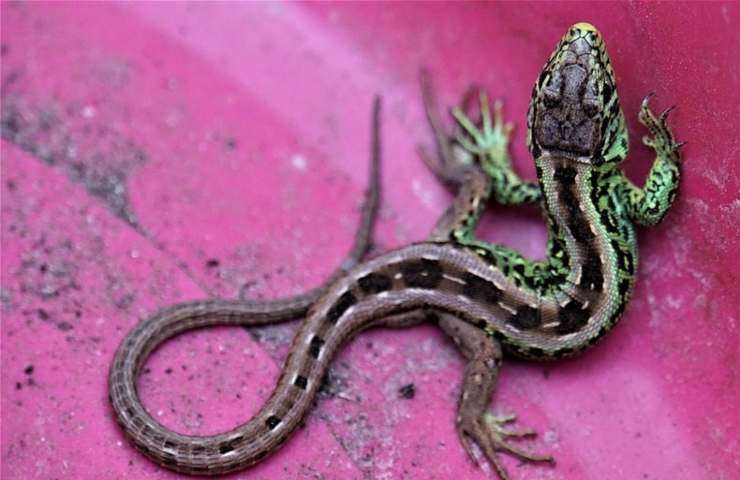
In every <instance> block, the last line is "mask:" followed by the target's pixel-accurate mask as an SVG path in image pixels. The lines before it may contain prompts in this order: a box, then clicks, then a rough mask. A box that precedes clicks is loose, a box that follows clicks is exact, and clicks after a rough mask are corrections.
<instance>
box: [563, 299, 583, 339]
mask: <svg viewBox="0 0 740 480" xmlns="http://www.w3.org/2000/svg"><path fill="white" fill-rule="evenodd" d="M582 307H583V305H582V304H581V303H579V302H576V301H575V300H571V301H570V302H569V303H568V304H567V305H566V306H564V307H562V308H561V309H560V311H559V312H558V320H560V325H558V327H557V332H558V333H559V334H561V335H565V334H568V333H574V332H577V331H578V330H580V329H581V328H583V327H584V326H585V325H586V323H588V318H589V317H590V316H591V312H590V311H589V310H588V309H583V308H582Z"/></svg>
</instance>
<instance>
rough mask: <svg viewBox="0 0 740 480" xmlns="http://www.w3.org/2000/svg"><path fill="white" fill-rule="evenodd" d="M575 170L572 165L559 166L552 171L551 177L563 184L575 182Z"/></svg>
mask: <svg viewBox="0 0 740 480" xmlns="http://www.w3.org/2000/svg"><path fill="white" fill-rule="evenodd" d="M576 175H577V172H576V170H575V169H574V168H572V167H559V168H557V169H556V170H555V172H554V173H553V178H554V179H555V180H557V181H559V182H560V183H562V184H563V185H572V184H573V183H575V180H576Z"/></svg>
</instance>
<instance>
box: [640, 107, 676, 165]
mask: <svg viewBox="0 0 740 480" xmlns="http://www.w3.org/2000/svg"><path fill="white" fill-rule="evenodd" d="M652 96H653V93H650V94H648V95H647V96H646V97H645V99H644V100H643V101H642V105H641V106H640V114H639V116H638V117H639V119H640V123H642V124H643V125H645V126H646V127H647V128H648V130H650V135H646V136H644V137H642V143H644V144H645V145H647V146H648V147H651V148H653V149H654V150H655V151H656V153H658V155H665V156H667V157H675V159H674V160H675V161H678V149H679V148H680V147H681V145H683V144H684V143H685V142H680V143H676V141H675V140H674V139H673V133H672V132H671V129H670V128H668V124H667V123H666V120H667V118H668V114H669V113H671V111H672V110H673V109H674V108H675V106H671V107H668V108H666V109H665V110H663V112H662V113H661V114H660V115H659V116H658V117H656V116H655V114H653V112H652V111H651V110H650V108H649V107H648V103H649V100H650V98H651V97H652Z"/></svg>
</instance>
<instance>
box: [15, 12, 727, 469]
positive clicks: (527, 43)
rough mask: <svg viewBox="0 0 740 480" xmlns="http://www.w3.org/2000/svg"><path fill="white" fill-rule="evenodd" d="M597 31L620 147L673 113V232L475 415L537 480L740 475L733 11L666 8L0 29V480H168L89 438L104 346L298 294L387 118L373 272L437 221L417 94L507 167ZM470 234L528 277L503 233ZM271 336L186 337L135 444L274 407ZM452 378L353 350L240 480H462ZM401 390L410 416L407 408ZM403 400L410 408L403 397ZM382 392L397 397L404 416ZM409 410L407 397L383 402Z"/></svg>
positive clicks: (349, 208)
mask: <svg viewBox="0 0 740 480" xmlns="http://www.w3.org/2000/svg"><path fill="white" fill-rule="evenodd" d="M584 20H585V21H590V22H592V23H594V24H595V25H597V26H598V27H599V28H600V29H601V31H602V32H603V34H604V36H605V38H606V42H607V45H608V47H609V51H610V53H611V56H612V59H613V63H614V66H615V69H616V71H617V75H618V77H619V78H618V81H619V88H620V95H621V97H622V101H623V106H624V109H625V112H626V114H627V115H628V120H629V123H630V132H631V134H632V138H631V146H632V154H631V158H630V159H629V160H628V162H627V164H626V169H627V171H628V173H629V175H630V176H631V177H633V178H635V179H641V178H642V177H643V176H644V174H645V173H646V171H647V168H648V166H649V164H650V162H651V157H650V152H649V151H648V150H647V149H646V148H645V147H643V146H641V145H640V142H639V138H640V137H641V135H642V134H644V133H645V132H644V130H643V129H642V127H641V126H640V125H639V124H638V123H637V115H636V114H637V109H638V106H639V103H640V101H641V99H642V97H643V96H644V95H645V94H646V93H648V92H650V91H655V92H656V93H657V95H656V97H655V99H654V106H655V107H656V108H661V107H666V106H668V105H671V104H677V105H678V107H679V108H678V109H677V111H676V112H675V113H674V114H672V118H671V125H672V126H673V128H674V129H675V131H676V132H677V135H678V138H679V139H680V140H688V141H689V144H688V145H687V146H686V147H685V149H684V154H685V159H686V161H685V168H684V181H683V184H682V186H681V190H680V193H679V196H678V198H677V201H676V205H675V207H674V208H673V210H672V211H671V212H670V214H669V215H668V217H667V218H666V219H665V221H664V222H663V223H662V224H661V225H660V226H659V227H657V228H653V229H650V230H644V231H642V232H641V234H640V243H641V250H640V252H641V262H642V263H641V265H640V270H639V279H638V282H637V289H636V292H635V296H634V300H633V301H632V303H631V305H630V306H629V308H628V309H627V312H626V315H625V317H624V319H623V321H622V324H621V325H620V326H619V327H618V328H617V329H616V330H615V331H614V332H613V333H612V334H611V335H610V336H609V338H607V339H606V341H605V342H604V343H602V344H601V345H599V347H598V348H596V349H594V350H593V351H591V352H589V353H587V354H586V355H583V356H582V357H579V358H576V359H574V360H571V361H567V362H562V363H558V364H547V365H541V364H532V363H525V362H520V361H516V360H507V361H506V363H505V366H504V369H503V373H502V376H501V380H500V382H499V391H498V393H497V396H496V401H495V403H494V405H493V406H492V408H493V409H494V410H496V411H499V412H511V411H515V412H518V413H519V414H520V418H521V422H522V424H523V425H526V426H531V427H534V428H536V429H538V430H539V431H540V433H541V434H542V435H541V437H540V438H539V439H538V441H537V442H535V443H534V447H535V448H536V449H537V450H540V451H549V452H552V453H553V454H554V455H555V456H556V458H557V461H558V464H557V466H556V467H555V468H551V467H546V466H533V465H522V464H520V463H519V462H517V461H513V460H511V459H508V458H507V459H506V463H507V465H509V468H510V470H511V473H512V476H513V477H514V478H515V479H517V480H527V479H535V478H537V479H542V478H545V479H565V478H567V479H571V480H573V479H575V480H578V479H594V478H598V479H675V480H680V479H685V480H696V479H712V480H717V479H725V480H729V479H734V478H740V465H739V464H738V461H739V460H738V458H740V445H739V444H738V443H739V441H740V440H739V439H740V419H739V418H738V413H737V412H738V410H737V405H738V404H740V401H739V399H738V344H740V334H739V333H738V324H737V321H738V317H737V314H738V311H740V305H739V302H738V287H737V283H738V279H737V271H738V266H740V262H739V261H738V256H737V252H738V248H739V247H740V246H739V245H738V227H737V225H738V222H739V221H740V200H738V191H740V188H739V187H740V182H738V170H737V167H736V165H737V158H738V141H737V132H736V130H737V128H736V127H737V118H738V113H739V112H738V105H739V104H740V102H738V100H739V98H738V90H737V77H738V65H740V62H738V53H737V52H738V51H739V50H738V37H737V25H738V7H737V5H736V4H731V3H724V4H722V3H716V4H705V5H699V6H690V5H685V4H678V5H676V4H673V5H668V4H661V5H655V4H634V5H626V4H617V5H614V4H599V5H592V6H589V5H582V4H573V3H569V4H562V5H545V4H537V5H514V4H502V5H483V4H462V5H453V4H437V5H431V6H424V7H422V6H420V5H418V4H416V5H413V4H394V5H392V6H391V5H385V6H381V5H377V4H348V5H335V4H272V3H259V4H256V3H255V4H252V3H249V4H165V3H135V4H108V3H95V4H72V3H53V4H47V3H26V4H24V3H3V4H2V51H1V52H0V53H1V54H2V97H3V99H2V164H1V165H2V184H1V188H2V190H1V192H2V230H1V234H2V237H1V238H2V276H1V281H2V289H1V290H0V299H1V300H2V381H1V386H2V402H1V404H0V406H1V407H2V424H1V427H2V445H1V457H0V461H1V462H2V470H1V473H2V477H3V478H4V479H67V478H74V479H100V478H104V479H118V478H136V479H143V480H149V479H164V478H175V477H177V475H175V474H173V473H170V472H167V471H165V470H162V469H161V468H159V467H157V466H155V465H153V464H151V463H150V462H149V461H148V460H146V459H145V458H144V457H143V456H141V455H140V454H138V453H137V452H136V451H135V450H134V449H133V448H132V447H130V446H129V445H128V444H127V442H126V439H125V438H124V436H123V435H122V433H121V431H120V430H119V429H118V428H117V426H116V424H115V422H114V421H113V418H112V413H111V410H110V407H109V405H108V402H107V398H106V397H107V392H106V375H107V371H108V367H109V364H110V361H111V357H112V355H113V352H114V351H115V348H116V347H117V345H118V343H119V342H120V340H121V339H122V337H123V336H124V334H125V333H126V332H127V331H128V330H129V329H130V328H131V327H132V326H133V325H134V324H135V323H136V322H137V321H138V320H139V319H140V318H142V317H144V316H146V315H147V314H149V313H151V312H153V311H155V310H156V309H157V308H159V307H162V306H166V305H168V304H171V303H173V302H178V301H182V300H188V299H196V298H203V297H208V296H226V297H234V296H236V295H238V292H239V291H240V290H244V291H245V292H246V294H247V295H249V296H252V297H264V298H267V297H278V296H285V295H289V294H294V293H297V292H300V291H303V290H305V289H308V288H310V287H312V286H314V285H317V284H318V283H320V281H321V280H322V279H323V278H324V277H325V276H326V275H327V274H328V273H329V272H330V271H331V270H332V269H333V268H334V266H336V265H337V264H338V263H339V262H340V261H341V258H342V257H343V255H344V254H345V252H346V251H347V249H348V247H349V245H350V241H351V237H352V233H353V231H354V228H355V225H356V221H357V207H358V204H359V200H360V198H361V196H362V192H363V190H364V185H365V177H366V175H365V172H366V164H367V157H368V149H367V146H368V131H369V111H370V103H371V99H372V95H373V94H375V93H382V94H383V96H384V101H385V104H384V105H385V109H384V114H383V122H384V126H383V141H384V175H383V186H384V204H383V210H382V214H381V216H382V219H381V224H380V227H379V231H378V233H377V235H376V246H377V250H379V251H382V250H386V249H388V248H391V247H394V246H398V245H403V244H406V243H408V242H409V241H412V240H417V239H422V238H424V236H425V235H426V234H427V232H428V231H429V229H430V227H431V225H432V224H433V222H434V220H435V219H436V217H437V216H438V215H439V214H440V212H441V211H442V210H443V208H444V207H445V206H446V205H447V204H448V202H449V200H450V197H449V195H448V194H447V193H446V192H445V191H444V189H443V188H442V187H441V186H439V185H438V184H437V183H436V182H435V180H434V179H433V178H432V177H431V176H430V174H429V173H428V172H427V171H425V169H424V167H423V166H422V164H421V163H420V161H419V160H418V159H417V157H416V155H415V153H414V147H415V144H417V143H426V144H430V143H431V136H430V133H429V131H428V129H427V126H426V123H425V121H424V119H423V114H422V111H421V103H420V99H419V93H418V87H417V83H416V78H417V72H418V69H419V67H420V66H422V65H425V66H427V67H429V68H430V70H431V71H432V72H433V74H434V80H435V83H436V84H437V87H438V89H439V96H440V99H441V100H442V102H444V103H445V104H451V103H454V102H455V101H456V100H457V99H458V98H459V95H460V93H461V92H462V91H463V90H464V88H465V87H466V86H467V85H468V84H469V83H471V82H474V81H475V82H478V83H480V84H482V85H485V86H486V87H488V88H489V89H490V91H491V92H492V95H493V96H501V97H503V98H505V100H506V115H507V118H509V119H511V120H512V121H515V122H516V123H517V124H518V125H519V126H520V128H519V129H518V130H517V132H516V133H515V138H514V146H513V153H514V155H515V157H516V166H517V168H518V169H519V170H520V171H521V172H523V174H524V175H526V176H528V177H532V176H533V173H534V169H533V166H532V162H531V160H530V159H529V156H528V154H527V152H526V149H525V147H524V139H523V137H524V135H523V128H522V127H521V126H522V125H523V124H524V118H525V111H526V105H527V101H528V98H529V93H530V91H531V86H532V83H533V81H534V79H535V78H536V76H537V73H538V72H539V69H540V68H541V66H542V64H543V62H544V60H545V59H546V57H547V55H548V54H549V53H550V51H551V49H552V48H553V47H554V45H555V44H556V42H557V41H558V39H559V38H560V36H561V35H562V33H563V32H564V31H565V29H566V28H567V27H568V26H569V25H570V24H572V23H574V22H576V21H584ZM481 234H482V235H483V236H484V237H486V238H489V239H491V240H494V241H499V242H504V243H507V244H509V245H514V246H516V247H517V248H519V249H521V250H523V251H524V252H525V253H527V254H528V255H533V256H536V255H541V252H542V248H543V244H544V229H543V226H542V222H541V219H540V218H539V217H538V215H537V213H536V212H534V211H533V210H528V209H502V208H499V207H493V208H492V209H491V213H490V214H489V215H488V218H487V219H486V221H485V224H484V226H483V228H482V229H481ZM294 329H295V322H294V323H291V324H286V325H282V326H276V327H271V328H263V329H259V330H253V331H251V332H247V331H246V330H244V329H240V328H221V329H211V330H208V331H201V332H194V333H190V334H186V335H183V336H182V337H180V338H177V339H175V340H173V341H171V342H169V343H167V344H166V345H165V346H164V347H163V348H161V349H160V350H159V351H158V352H157V353H156V354H155V355H154V357H153V358H152V359H151V360H150V361H149V362H148V363H147V365H146V370H145V372H144V375H143V377H142V379H141V383H140V391H141V394H142V397H143V399H144V402H145V404H146V406H147V407H148V408H149V409H150V410H151V411H152V412H153V414H154V415H155V417H156V418H158V419H160V420H161V421H162V422H163V423H164V424H165V425H168V426H169V427H172V428H174V429H176V430H177V431H180V432H184V433H190V434H206V433H215V432H219V431H223V430H225V429H228V428H231V427H233V426H235V425H236V424H238V423H239V422H243V421H245V420H247V419H248V418H249V416H250V414H251V413H252V412H254V411H256V409H257V408H258V406H259V405H260V403H261V402H262V401H263V400H264V399H265V398H266V396H267V395H268V394H269V391H270V389H271V387H272V384H273V382H274V381H275V379H276V377H277V375H278V371H279V365H280V362H281V359H282V358H283V357H284V355H285V353H286V350H287V348H288V345H289V342H290V338H291V335H292V332H293V331H294ZM462 368H463V362H462V361H461V359H460V358H459V356H458V354H457V352H456V351H455V349H454V346H453V345H452V344H451V342H449V341H448V340H447V339H446V338H445V337H443V336H442V335H441V334H440V333H439V332H438V331H437V330H435V329H434V328H432V327H430V326H425V327H420V328H414V329H410V330H408V331H374V332H369V333H367V334H363V335H362V336H361V337H360V338H359V339H357V340H356V341H354V342H353V343H352V344H351V345H349V346H348V347H347V348H346V349H345V350H344V351H343V352H342V353H341V355H340V356H339V357H338V358H337V360H336V362H335V364H334V367H333V369H332V371H331V375H330V378H329V381H328V384H327V389H326V391H325V392H324V393H323V394H322V396H321V398H320V399H319V402H318V405H317V408H316V409H315V411H314V412H313V413H312V414H311V415H310V416H309V418H308V419H307V421H306V425H305V427H304V428H302V429H300V430H299V431H298V432H297V433H296V435H295V436H294V438H292V439H291V441H290V442H288V443H287V445H286V446H285V447H284V448H283V449H282V450H281V451H279V452H278V453H277V454H275V455H274V456H272V457H270V458H269V459H268V460H266V461H265V462H264V463H262V464H261V465H259V466H258V467H257V468H255V469H253V470H251V471H248V472H242V473H238V474H236V475H234V476H233V478H249V479H276V478H277V479H289V480H290V479H355V478H356V479H397V478H404V479H417V478H418V479H422V478H423V479H449V478H465V479H477V478H480V479H483V478H492V477H493V476H494V475H493V474H492V472H491V471H490V470H489V469H488V468H487V467H484V468H476V467H475V466H474V465H472V463H471V462H469V460H468V459H467V458H466V456H465V453H464V452H463V450H462V448H461V446H460V444H459V442H458V440H457V438H456V436H455V432H454V429H453V415H454V406H455V402H456V398H457V395H458V388H459V382H460V378H461V374H462ZM408 385H413V391H414V395H413V396H412V395H410V394H409V392H410V391H411V389H410V388H409V387H408ZM403 387H407V388H405V389H404V388H403ZM402 391H403V392H405V393H407V395H403V394H402V393H401V392H402ZM407 397H412V398H407Z"/></svg>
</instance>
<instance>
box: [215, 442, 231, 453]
mask: <svg viewBox="0 0 740 480" xmlns="http://www.w3.org/2000/svg"><path fill="white" fill-rule="evenodd" d="M233 450H234V446H233V445H231V443H222V444H221V445H219V446H218V453H220V454H221V455H223V454H225V453H229V452H231V451H233Z"/></svg>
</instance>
